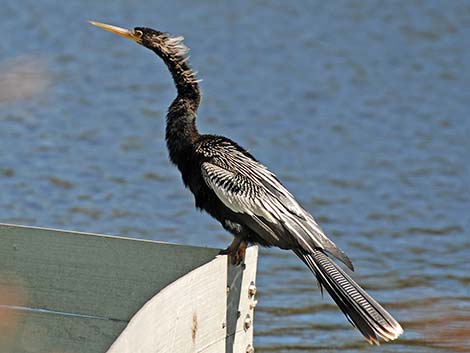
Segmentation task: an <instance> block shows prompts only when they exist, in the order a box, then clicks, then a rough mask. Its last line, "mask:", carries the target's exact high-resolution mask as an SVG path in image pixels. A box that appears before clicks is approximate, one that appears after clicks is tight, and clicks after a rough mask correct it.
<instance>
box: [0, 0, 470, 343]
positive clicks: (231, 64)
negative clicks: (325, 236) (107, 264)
mask: <svg viewBox="0 0 470 353" xmlns="http://www.w3.org/2000/svg"><path fill="white" fill-rule="evenodd" d="M88 19H94V20H99V21H104V22H110V23H114V24H117V25H122V26H129V27H133V26H137V25H147V26H151V27H154V28H158V29H161V30H166V31H170V32H171V33H173V34H183V35H185V37H186V43H187V45H189V46H190V47H191V48H192V55H193V59H192V64H193V66H194V67H195V68H197V69H198V70H199V72H200V76H201V77H202V78H203V79H204V82H203V83H202V89H203V92H204V101H203V104H202V108H201V111H200V114H199V126H200V130H202V131H203V132H214V133H219V134H225V135H228V136H230V137H231V138H233V139H235V140H237V141H239V142H240V143H241V144H242V145H243V146H245V147H247V148H249V149H250V150H251V151H252V152H253V154H255V155H256V156H257V157H258V159H260V160H261V161H262V162H264V163H265V164H267V165H269V166H270V168H271V170H272V171H274V172H275V173H276V174H277V175H278V176H279V178H280V179H281V180H283V182H284V183H285V184H286V186H287V187H288V188H289V189H290V190H291V191H292V192H293V193H294V194H295V195H296V196H297V198H298V199H299V201H300V202H301V203H302V204H303V205H304V206H305V207H306V208H307V209H309V210H311V211H312V212H313V214H314V215H315V216H316V217H317V219H318V220H319V222H320V223H321V224H322V226H323V228H324V229H325V230H326V231H327V232H328V233H329V234H330V236H331V237H332V238H333V239H334V240H335V241H336V242H337V243H338V244H339V245H340V246H341V247H342V248H343V249H344V250H345V251H346V252H347V253H348V254H349V256H350V257H351V259H352V260H353V261H354V263H355V265H356V268H357V270H356V272H357V273H356V274H355V278H356V279H357V280H358V281H359V282H360V283H362V284H363V285H364V286H365V287H366V288H367V289H368V290H369V291H370V292H371V293H372V294H373V295H374V296H375V297H376V298H377V299H378V300H379V301H380V302H382V303H383V304H384V305H385V306H386V307H387V308H388V309H390V311H391V312H392V313H393V314H394V315H395V316H396V317H397V318H398V319H399V321H400V322H402V324H403V326H404V328H405V331H406V332H405V335H404V336H403V337H402V338H401V339H399V340H398V341H397V342H394V343H393V344H387V345H383V346H382V347H381V348H380V349H378V350H375V351H380V352H411V351H412V352H463V351H468V350H470V346H469V344H468V337H469V336H470V327H469V320H470V290H469V284H470V274H469V273H470V266H469V262H470V254H469V250H468V246H469V234H468V232H469V208H470V183H469V181H470V163H469V162H470V161H469V154H470V109H469V103H470V93H469V92H470V90H469V87H470V70H469V64H470V45H469V38H470V2H468V1H389V2H378V1H370V2H369V1H368V2H366V1H340V2H337V1H336V2H323V1H310V2H307V1H305V2H300V1H298V2H284V1H261V0H258V1H245V2H238V1H234V2H231V3H225V2H215V1H209V0H208V1H203V2H199V3H196V2H192V1H180V2H177V3H173V2H160V3H157V2H155V1H152V2H150V1H148V2H142V1H141V2H135V1H126V0H118V1H100V2H92V1H70V2H63V3H61V4H59V3H57V2H55V1H53V0H44V1H32V0H31V1H22V2H13V1H8V0H7V1H6V2H5V1H4V2H2V11H1V12H0V30H1V33H2V40H1V41H0V52H1V53H2V56H1V58H0V59H1V60H2V61H3V65H2V66H0V104H1V111H0V190H1V191H0V221H1V222H9V223H19V224H27V225H40V226H47V227H56V228H66V229H73V230H81V231H91V232H102V233H107V234H116V235H117V234H118V235H126V236H133V237H143V238H150V239H158V240H163V241H171V242H178V243H188V244H194V245H203V246H212V247H224V246H225V245H226V244H227V243H228V242H229V241H230V236H229V235H228V234H226V233H225V232H224V231H223V230H222V229H221V227H220V226H219V225H218V224H216V223H215V222H214V221H213V220H212V219H210V218H209V217H208V216H207V215H203V214H200V213H198V212H196V211H195V210H194V209H193V200H192V197H191V195H190V194H189V192H188V191H187V190H184V189H183V187H182V183H181V181H180V177H179V175H178V173H177V171H176V170H175V169H174V168H173V167H172V166H171V165H170V164H169V162H168V160H167V152H166V149H165V144H164V139H163V132H164V114H165V111H166V108H167V106H168V104H169V102H171V100H172V98H173V97H174V95H175V91H174V88H173V85H172V82H171V80H170V76H169V74H168V73H167V71H166V68H165V67H164V66H163V64H162V63H161V62H160V61H158V60H157V59H156V58H155V57H154V55H153V54H152V53H151V52H149V51H147V50H145V49H143V48H139V47H138V46H136V45H135V43H131V42H129V41H125V40H124V39H122V38H118V37H117V36H113V35H111V34H109V33H105V32H104V31H101V30H98V29H96V28H93V27H91V26H89V25H88V24H87V23H86V20H88ZM12 75H13V77H17V78H18V82H20V81H21V82H26V83H28V84H26V86H25V87H26V88H24V87H23V86H17V85H16V84H15V85H14V87H16V88H17V90H13V89H12V84H11V83H10V82H11V81H9V80H11V77H12ZM38 91H41V93H38ZM258 288H259V292H260V294H259V302H260V303H259V305H258V307H257V312H256V325H255V332H256V338H255V345H256V348H257V352H310V351H315V350H317V351H327V350H331V351H337V350H340V349H343V350H345V351H348V352H357V351H363V350H368V349H372V348H370V347H369V346H368V345H367V344H366V343H365V342H364V341H363V340H362V339H361V337H360V336H359V334H358V333H357V332H356V331H354V330H353V329H352V328H351V327H350V326H349V324H348V323H347V322H346V320H345V319H344V317H343V316H342V315H341V314H340V313H339V312H338V310H337V309H336V308H335V306H334V305H333V304H332V303H331V301H330V300H329V298H326V297H325V298H324V299H322V298H321V295H320V293H319V291H318V289H317V288H316V285H315V284H314V280H313V277H312V275H311V274H310V273H309V272H308V270H307V269H306V268H304V266H303V265H302V264H301V263H300V262H299V261H298V260H297V259H296V258H295V256H293V255H292V254H290V253H287V252H282V251H280V250H276V249H269V250H265V249H263V250H262V251H261V256H260V261H259V273H258Z"/></svg>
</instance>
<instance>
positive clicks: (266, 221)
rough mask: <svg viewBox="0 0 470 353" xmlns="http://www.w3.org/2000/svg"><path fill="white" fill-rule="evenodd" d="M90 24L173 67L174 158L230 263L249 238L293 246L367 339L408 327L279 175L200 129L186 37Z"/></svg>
mask: <svg viewBox="0 0 470 353" xmlns="http://www.w3.org/2000/svg"><path fill="white" fill-rule="evenodd" d="M91 24H93V25H95V26H98V27H101V28H103V29H105V30H107V31H110V32H113V33H116V34H119V35H121V36H124V37H126V38H129V39H132V40H134V41H136V42H137V43H139V44H141V45H143V46H144V47H147V48H148V49H150V50H152V51H153V52H154V53H155V54H157V55H158V56H159V57H160V58H161V59H162V60H163V61H164V63H165V64H166V65H167V67H168V69H169V70H170V72H171V75H172V76H173V80H174V81H175V85H176V89H177V91H178V95H177V97H176V99H175V100H174V101H173V103H172V104H171V105H170V107H169V109H168V115H167V125H166V142H167V146H168V151H169V154H170V159H171V161H172V162H173V163H174V164H175V165H176V166H177V167H178V169H179V170H180V172H181V174H182V177H183V182H184V184H185V186H186V187H189V189H190V190H191V192H192V193H193V194H194V198H195V203H196V207H197V208H199V209H202V210H205V211H207V212H208V213H209V214H210V215H211V216H212V217H214V218H216V219H217V220H218V221H219V222H220V223H221V224H222V226H223V227H224V228H225V229H226V230H228V231H229V232H231V233H232V234H233V235H234V240H233V242H232V243H231V244H230V246H229V247H228V248H227V249H226V250H225V251H224V252H225V253H227V254H229V255H230V256H231V257H232V260H233V262H234V263H236V264H238V263H240V261H241V260H242V258H243V256H244V253H245V250H246V247H247V244H248V243H254V244H260V245H262V246H278V247H279V248H281V249H289V250H292V251H294V253H295V254H296V255H297V256H298V257H299V258H300V259H301V260H302V261H303V262H304V263H305V264H306V265H307V266H308V268H309V269H310V270H311V271H312V272H313V273H314V274H315V276H316V278H317V280H318V282H319V283H320V287H324V288H325V289H326V290H327V291H328V293H329V294H330V295H331V297H332V298H333V300H334V301H335V302H336V304H337V305H338V306H339V308H340V309H341V310H342V311H343V313H344V314H345V315H346V317H347V318H348V320H349V321H350V322H351V323H352V324H353V325H354V326H355V327H357V329H359V331H360V332H361V333H362V334H363V335H364V337H365V339H366V340H367V341H368V342H369V343H371V344H379V340H378V337H381V338H382V339H384V340H385V341H388V340H393V339H395V338H397V337H398V336H399V335H400V334H401V333H402V332H403V330H402V328H401V326H400V324H399V323H398V322H397V321H396V320H395V319H394V318H393V317H392V316H391V315H390V314H389V313H388V312H387V311H386V310H385V309H384V308H382V306H380V304H378V303H377V302H376V301H375V300H374V299H373V298H372V297H371V296H370V295H369V294H367V293H366V292H365V291H364V290H363V289H362V288H361V287H360V286H359V285H358V284H357V283H356V282H354V281H353V280H352V278H351V277H350V276H349V275H348V274H346V272H345V271H343V270H342V269H341V268H340V267H339V266H338V265H337V264H336V263H335V262H333V261H332V259H331V258H330V256H333V257H335V258H337V259H339V260H341V261H342V262H343V263H344V264H346V266H347V267H349V268H350V269H351V270H353V265H352V263H351V261H350V260H349V258H348V256H347V255H346V254H345V253H344V252H343V251H342V250H341V249H339V248H338V247H337V246H336V244H335V243H333V242H332V241H331V240H330V239H328V237H327V236H326V234H325V233H324V232H323V230H322V229H321V228H320V227H319V225H318V224H317V222H316V221H315V220H314V218H313V217H312V215H311V214H310V213H309V212H307V211H306V210H305V209H303V208H302V206H300V205H299V204H298V203H297V201H296V200H295V199H294V197H293V196H292V195H291V193H290V192H289V191H287V189H286V188H285V187H284V186H283V185H282V184H281V183H280V182H279V180H278V179H277V178H276V176H275V175H274V174H273V173H271V172H270V171H269V170H268V169H267V168H266V167H265V166H264V165H262V164H261V163H259V162H258V161H257V160H256V159H255V158H254V157H253V156H252V155H251V154H250V153H249V152H247V151H246V150H245V149H243V148H242V147H240V146H239V145H238V144H237V143H235V142H234V141H232V140H230V139H228V138H226V137H222V136H216V135H206V134H200V133H199V132H198V130H197V128H196V113H197V109H198V107H199V102H200V99H201V94H200V90H199V84H198V80H197V79H196V74H195V72H193V71H192V70H191V68H190V67H189V65H188V62H187V60H188V55H187V53H188V48H187V47H186V46H185V45H184V44H183V43H182V40H183V37H171V36H170V35H169V34H168V33H164V32H159V31H156V30H153V29H150V28H144V27H137V28H134V29H132V30H127V29H123V28H119V27H115V26H111V25H107V24H102V23H98V22H91ZM329 255H330V256H329Z"/></svg>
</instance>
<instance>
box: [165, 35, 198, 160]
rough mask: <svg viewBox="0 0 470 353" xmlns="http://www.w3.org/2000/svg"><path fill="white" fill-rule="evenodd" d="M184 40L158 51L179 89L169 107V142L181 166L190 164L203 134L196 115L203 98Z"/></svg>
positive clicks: (171, 150)
mask: <svg viewBox="0 0 470 353" xmlns="http://www.w3.org/2000/svg"><path fill="white" fill-rule="evenodd" d="M181 39H182V38H181ZM181 39H179V38H176V39H173V38H171V39H170V48H164V50H162V51H156V53H157V54H158V55H159V56H160V57H161V58H162V59H163V61H164V62H165V64H166V65H167V67H168V70H169V71H170V73H171V75H172V77H173V80H174V82H175V85H176V89H177V91H178V95H177V97H176V98H175V100H174V101H173V103H172V104H171V105H170V107H169V108H168V114H167V125H166V142H167V147H168V151H169V153H170V159H171V161H172V162H173V163H174V164H176V165H177V166H178V167H180V169H181V168H182V167H183V166H184V165H185V164H186V163H185V162H186V160H187V159H188V158H189V157H190V152H191V150H192V146H193V144H194V142H195V140H196V139H197V138H198V137H199V132H198V131H197V128H196V114H197V109H198V107H199V102H200V100H201V93H200V90H199V84H198V81H197V79H196V73H195V72H194V71H192V70H191V68H190V67H189V65H188V64H187V63H186V60H187V56H186V53H187V48H186V47H185V46H184V45H182V43H181ZM171 45H173V47H171ZM175 48H176V49H175Z"/></svg>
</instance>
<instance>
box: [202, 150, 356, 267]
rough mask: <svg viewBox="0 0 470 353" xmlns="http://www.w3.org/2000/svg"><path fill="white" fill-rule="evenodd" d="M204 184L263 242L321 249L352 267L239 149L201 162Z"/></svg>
mask: <svg viewBox="0 0 470 353" xmlns="http://www.w3.org/2000/svg"><path fill="white" fill-rule="evenodd" d="M201 171H202V176H203V178H204V181H205V183H206V184H207V186H208V187H209V188H210V189H212V190H213V191H214V193H215V194H216V195H217V197H218V198H219V199H220V200H221V201H222V203H223V204H224V205H225V206H226V207H228V208H229V209H230V210H232V211H233V212H235V213H237V214H239V215H240V216H242V219H243V220H244V221H245V222H246V225H247V226H248V227H249V228H251V229H252V230H253V231H254V232H255V233H256V234H257V235H258V236H260V237H261V238H262V239H263V240H264V241H265V242H266V243H267V244H269V245H275V246H279V247H281V248H292V247H300V248H301V249H303V250H304V251H305V252H307V253H311V252H313V249H315V248H320V249H324V250H326V251H327V252H329V253H330V254H332V255H333V256H335V257H337V258H338V259H340V260H341V261H343V262H344V263H345V264H346V265H347V266H348V267H350V268H351V269H352V263H351V261H350V260H349V258H348V257H347V255H346V254H345V253H344V252H343V251H342V250H340V249H339V248H338V247H337V246H336V245H335V244H334V243H333V242H332V241H331V240H330V239H328V237H327V236H326V235H325V233H324V232H323V231H322V230H321V228H320V227H319V225H318V224H317V222H316V221H315V220H314V218H313V217H312V216H311V215H310V214H309V213H308V212H307V211H305V210H304V209H303V208H302V207H301V206H300V205H299V204H298V203H297V201H296V200H295V199H294V197H293V196H292V195H291V193H290V192H289V191H288V190H287V189H286V188H285V187H284V186H283V185H282V184H281V183H280V182H279V180H278V179H277V178H276V176H275V175H274V174H272V173H271V172H270V171H269V170H268V169H267V168H266V167H265V166H263V165H262V164H260V163H259V162H257V161H256V160H254V159H252V158H250V157H248V156H246V155H245V154H243V153H242V152H240V151H234V150H231V153H230V157H227V156H224V158H223V160H221V159H217V158H212V160H211V161H208V162H204V163H202V165H201Z"/></svg>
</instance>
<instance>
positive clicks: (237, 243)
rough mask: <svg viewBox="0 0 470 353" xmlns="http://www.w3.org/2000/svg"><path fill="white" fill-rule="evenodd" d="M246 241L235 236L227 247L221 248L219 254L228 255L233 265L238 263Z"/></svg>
mask: <svg viewBox="0 0 470 353" xmlns="http://www.w3.org/2000/svg"><path fill="white" fill-rule="evenodd" d="M247 246H248V243H247V242H246V241H244V240H241V239H240V238H235V239H234V240H233V242H232V243H231V244H230V245H229V247H228V248H227V249H224V250H221V251H220V253H219V254H220V255H228V256H229V257H230V262H231V263H232V265H234V266H238V265H240V263H241V262H242V261H243V259H244V257H245V253H246V248H247Z"/></svg>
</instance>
